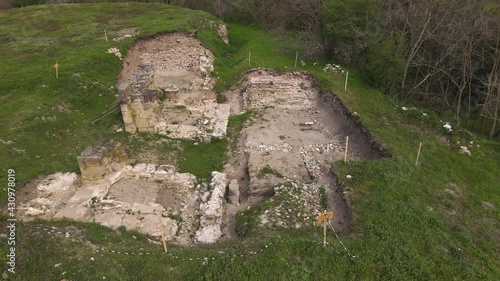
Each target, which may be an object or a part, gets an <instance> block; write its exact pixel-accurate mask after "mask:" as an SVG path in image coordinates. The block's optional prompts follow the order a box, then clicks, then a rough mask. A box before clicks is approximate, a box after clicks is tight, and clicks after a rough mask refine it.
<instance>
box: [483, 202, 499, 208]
mask: <svg viewBox="0 0 500 281" xmlns="http://www.w3.org/2000/svg"><path fill="white" fill-rule="evenodd" d="M481 205H483V208H485V209H486V210H496V209H497V207H495V205H493V204H491V203H490V202H487V201H482V202H481Z"/></svg>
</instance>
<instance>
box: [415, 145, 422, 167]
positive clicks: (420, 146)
mask: <svg viewBox="0 0 500 281" xmlns="http://www.w3.org/2000/svg"><path fill="white" fill-rule="evenodd" d="M420 150H422V142H420V145H419V146H418V153H417V161H415V166H418V159H419V158H420Z"/></svg>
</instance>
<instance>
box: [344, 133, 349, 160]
mask: <svg viewBox="0 0 500 281" xmlns="http://www.w3.org/2000/svg"><path fill="white" fill-rule="evenodd" d="M348 148H349V136H347V137H346V138H345V153H344V162H347V150H348Z"/></svg>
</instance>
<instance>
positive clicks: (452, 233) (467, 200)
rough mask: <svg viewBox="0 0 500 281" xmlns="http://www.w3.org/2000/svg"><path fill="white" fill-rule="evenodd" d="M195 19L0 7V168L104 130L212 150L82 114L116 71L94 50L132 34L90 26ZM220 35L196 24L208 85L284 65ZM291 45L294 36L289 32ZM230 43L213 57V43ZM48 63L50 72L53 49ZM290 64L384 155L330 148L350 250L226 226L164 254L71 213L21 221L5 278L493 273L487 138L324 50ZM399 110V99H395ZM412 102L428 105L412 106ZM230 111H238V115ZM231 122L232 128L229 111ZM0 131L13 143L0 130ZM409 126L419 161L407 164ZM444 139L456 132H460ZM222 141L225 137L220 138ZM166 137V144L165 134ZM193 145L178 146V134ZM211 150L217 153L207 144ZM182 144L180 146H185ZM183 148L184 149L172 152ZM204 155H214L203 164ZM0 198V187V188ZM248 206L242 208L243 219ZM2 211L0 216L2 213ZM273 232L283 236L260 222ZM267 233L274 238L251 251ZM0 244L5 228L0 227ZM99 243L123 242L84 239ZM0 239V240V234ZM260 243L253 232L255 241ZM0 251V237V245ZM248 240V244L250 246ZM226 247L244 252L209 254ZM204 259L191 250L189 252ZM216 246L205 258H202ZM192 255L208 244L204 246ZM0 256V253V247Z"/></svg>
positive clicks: (498, 201) (312, 232)
mask: <svg viewBox="0 0 500 281" xmlns="http://www.w3.org/2000/svg"><path fill="white" fill-rule="evenodd" d="M20 19H21V20H20ZM200 19H210V20H215V19H213V18H211V16H209V15H207V14H205V13H201V12H196V11H188V10H184V9H179V8H175V7H169V6H166V5H150V4H109V5H62V6H39V7H29V8H23V9H18V10H11V11H8V12H2V13H0V39H1V40H2V41H1V42H2V45H1V46H0V48H1V49H0V51H1V52H0V59H1V61H2V64H1V66H0V104H1V108H2V110H0V124H2V126H1V128H2V130H1V131H0V139H1V140H3V142H2V143H0V159H2V160H1V161H0V171H1V173H2V174H0V180H1V182H4V183H5V182H6V174H7V172H6V169H7V168H14V169H16V172H17V179H18V181H19V182H22V181H25V180H28V179H31V178H33V177H35V176H36V175H38V174H40V173H51V172H55V171H77V168H78V167H77V164H76V156H77V155H78V154H80V153H81V151H83V149H84V148H85V147H86V146H89V145H94V144H96V143H97V142H98V141H99V140H100V139H101V138H103V137H112V138H115V139H118V140H120V141H123V142H124V143H125V144H126V146H127V149H128V151H129V152H130V153H131V154H132V155H134V154H136V153H138V151H139V150H140V149H145V148H147V149H158V150H178V151H181V150H184V152H185V153H184V155H185V157H188V158H189V159H185V160H183V161H184V162H182V161H181V162H182V163H181V165H182V166H183V167H185V170H192V171H193V172H195V173H198V174H200V175H203V174H204V173H206V171H208V168H207V167H208V165H213V161H211V159H204V161H203V162H197V161H195V160H192V159H197V156H198V155H199V153H200V151H202V152H203V151H205V150H207V149H209V150H211V151H215V152H217V151H219V152H220V151H221V150H223V149H224V147H223V146H222V145H221V142H218V143H215V144H214V145H208V146H207V147H206V148H204V149H199V148H197V147H196V146H192V145H191V144H190V143H180V144H178V143H174V142H167V144H166V145H165V146H160V147H149V146H148V145H149V143H151V142H152V141H153V140H155V139H156V138H159V137H158V136H151V135H149V136H148V135H142V134H141V135H139V137H131V136H130V135H129V134H127V133H125V132H121V133H116V132H115V131H116V130H115V129H116V128H117V127H118V126H120V125H121V117H120V116H119V115H110V116H108V117H106V118H105V119H103V120H102V121H100V122H98V123H96V124H95V125H92V124H91V123H92V121H93V120H95V119H97V118H98V117H100V116H101V113H102V112H104V111H106V110H107V109H108V108H109V107H111V106H112V105H113V104H114V103H115V95H116V90H114V89H111V88H110V87H111V86H113V85H114V82H115V79H116V76H117V74H118V73H119V71H120V67H121V61H120V60H118V59H117V58H116V57H115V56H113V55H111V54H107V53H106V51H107V49H108V48H110V47H117V48H119V49H120V50H121V52H122V54H123V55H125V52H126V49H127V47H128V46H130V44H131V43H132V41H133V40H132V39H126V40H124V41H121V42H113V41H109V42H108V43H106V42H105V40H104V29H106V30H107V33H108V34H109V36H110V38H111V37H112V36H113V34H115V33H116V32H118V31H119V30H122V29H124V28H130V27H138V28H139V30H140V31H141V34H140V36H147V35H150V34H154V33H156V32H162V31H167V30H172V29H180V30H184V31H188V32H191V31H192V30H194V29H196V28H198V27H199V22H200ZM228 28H229V33H230V41H231V42H232V43H231V46H224V45H223V43H222V41H221V40H220V39H219V38H218V37H217V36H216V34H215V33H214V31H213V30H210V29H203V28H202V29H201V30H200V32H198V37H199V39H200V40H202V42H203V43H204V44H206V45H207V46H208V47H209V48H210V49H211V50H212V51H213V52H214V54H215V55H216V56H218V58H217V60H216V69H215V72H216V73H217V75H218V76H220V78H221V79H220V82H219V84H218V85H217V89H219V90H220V89H223V88H226V87H228V86H230V85H231V84H232V83H234V81H236V80H237V77H238V76H239V74H240V73H241V72H242V71H244V70H246V69H248V68H249V66H248V61H247V57H248V52H249V51H250V52H251V55H252V65H251V66H252V67H257V66H264V67H274V68H278V69H282V70H285V69H293V65H294V60H295V57H294V53H295V52H294V50H290V47H289V46H290V45H289V44H288V43H289V42H286V43H285V42H283V41H280V40H276V36H274V35H270V34H267V33H264V32H262V31H260V30H258V29H256V28H254V27H250V26H242V25H236V24H230V25H229V26H228ZM297 49H299V47H297ZM223 51H226V52H228V53H230V57H228V58H223V57H222V53H223ZM56 62H58V63H59V64H60V77H59V79H55V74H54V69H53V64H54V63H56ZM306 63H307V65H306V66H305V67H299V68H300V69H304V70H309V71H311V72H313V73H314V74H315V75H316V77H317V78H318V81H319V82H320V84H321V85H322V86H323V88H324V90H334V91H336V93H337V94H338V95H339V96H340V97H341V99H342V100H343V101H344V103H345V104H346V105H347V106H348V107H349V108H350V109H351V111H352V112H356V113H357V114H358V117H359V118H360V119H361V121H362V122H363V123H364V124H365V125H366V126H367V127H368V128H369V129H370V130H371V131H372V133H373V134H374V135H376V136H377V137H378V138H379V139H380V140H381V141H382V143H384V145H385V146H386V147H387V148H388V149H389V150H390V151H391V153H392V154H393V155H394V158H392V159H384V160H377V161H370V162H356V163H347V164H345V163H338V164H337V167H336V169H337V170H338V173H339V175H340V176H341V177H342V178H343V179H345V176H346V175H348V174H349V175H352V179H351V180H347V179H346V180H344V181H345V185H346V192H347V195H346V196H347V198H348V199H349V201H350V202H351V205H352V211H353V214H354V217H355V222H354V224H353V226H352V228H351V229H350V230H349V231H348V232H345V233H342V234H341V235H340V238H341V239H342V240H343V242H344V243H345V244H346V246H347V248H348V249H349V251H350V252H352V254H353V255H355V256H357V258H355V259H354V260H352V259H350V258H348V257H347V256H346V254H345V253H344V252H343V249H342V247H341V246H340V245H339V244H338V242H337V241H336V239H335V236H334V235H333V234H332V233H330V234H329V236H328V239H329V241H330V242H332V243H333V246H334V247H335V249H336V251H334V250H332V249H328V248H327V249H323V248H322V247H321V245H318V244H313V243H311V242H308V241H306V240H321V238H322V233H321V230H320V229H317V228H316V229H302V230H292V231H289V230H283V229H276V230H266V231H251V232H250V234H249V235H248V236H247V237H245V238H243V239H241V240H240V241H238V242H231V243H229V242H228V243H223V244H218V245H211V246H202V247H201V246H197V247H192V248H182V247H178V246H175V245H173V246H171V247H170V252H171V253H173V254H175V255H178V256H179V257H181V258H187V259H188V260H180V259H175V258H172V257H168V256H162V255H161V251H162V247H161V246H160V245H153V244H150V243H149V242H148V241H147V239H146V238H145V237H144V236H143V235H140V234H138V233H135V232H128V231H126V230H123V229H121V230H119V231H112V230H110V229H107V228H104V227H101V226H98V225H94V224H82V223H74V222H67V221H62V222H34V223H26V224H19V225H18V226H19V230H18V234H17V235H18V236H17V239H18V243H19V244H18V249H17V250H18V252H17V254H18V257H17V258H18V266H17V271H18V273H17V274H16V275H10V277H9V278H11V279H12V280H61V279H63V278H66V279H68V280H102V279H103V277H106V280H200V279H201V280H495V279H497V277H498V276H500V264H499V263H498V261H497V260H499V259H500V246H499V245H500V243H499V242H500V241H499V237H500V223H499V219H500V217H499V215H500V212H499V208H500V172H499V171H500V145H499V144H498V142H490V141H488V140H486V139H484V138H482V137H481V136H477V135H474V134H470V133H468V132H463V131H458V130H456V129H455V128H453V132H451V133H450V132H447V130H445V129H444V128H443V123H441V120H442V121H445V122H446V121H451V120H450V119H446V118H447V117H446V116H437V115H436V114H435V113H433V112H430V111H428V110H426V109H423V108H421V109H419V108H415V109H411V108H412V105H410V104H401V103H399V102H397V101H393V100H389V99H387V98H386V97H385V96H384V95H383V94H382V93H381V92H380V91H378V90H375V89H371V88H369V87H367V86H366V85H364V84H363V83H362V82H361V79H360V77H359V76H358V74H357V72H356V71H355V70H354V69H349V76H350V84H349V85H350V86H349V89H348V91H347V92H344V91H343V78H342V77H336V76H333V75H331V74H327V73H325V72H323V71H322V69H323V66H324V64H325V63H326V62H325V61H320V63H319V65H317V66H313V65H312V61H306ZM403 106H404V107H406V108H407V110H403V109H402V107H403ZM423 113H425V114H426V115H427V117H426V116H424V114H423ZM240 119H241V118H240ZM240 119H238V118H235V119H233V121H232V122H231V126H232V127H233V128H235V129H236V128H239V127H240V126H241V120H240ZM7 141H12V142H13V143H10V144H7ZM419 142H423V148H422V155H421V159H420V165H419V166H418V167H416V166H415V157H416V153H417V149H418V145H419ZM457 142H460V144H458V143H457ZM471 142H473V144H472V145H471V147H470V148H469V150H470V151H471V153H472V156H470V157H469V156H466V155H460V154H459V153H458V149H459V146H460V145H469V144H470V143H471ZM222 143H224V142H222ZM167 145H168V147H167ZM190 149H191V150H190ZM210 154H213V155H214V158H218V159H220V157H217V156H218V155H220V154H218V153H210ZM190 159H191V160H190ZM186 161H187V163H186ZM216 167H217V165H216ZM1 198H2V200H5V199H4V198H5V193H2V197H1ZM264 207H265V204H264V206H256V207H255V208H253V209H252V210H250V212H247V213H245V215H243V216H242V219H252V216H254V217H255V216H257V215H258V214H259V213H260V212H261V211H262V210H263V208H264ZM37 225H42V226H48V227H52V226H55V227H58V229H60V230H61V231H62V232H63V233H64V232H68V234H69V237H65V235H64V234H62V235H61V234H53V235H50V234H47V233H46V231H43V230H40V229H38V228H35V226H37ZM2 227H3V226H2ZM278 235H279V236H281V237H283V238H284V239H283V240H281V239H277V238H272V237H277V236H278ZM269 242H275V244H272V245H270V246H269V248H267V249H266V250H264V251H262V253H260V252H259V250H260V249H261V248H264V247H265V245H266V244H267V243H269ZM0 243H1V244H2V245H6V241H5V239H4V238H1V239H0ZM100 247H105V248H107V249H110V250H116V251H122V252H139V251H147V252H152V253H153V254H154V255H150V256H140V255H125V254H114V253H108V252H98V253H96V252H95V249H96V248H100ZM2 249H3V247H2ZM264 249H265V248H264ZM2 251H3V252H2V253H1V254H2V255H1V256H2V259H5V255H6V253H5V251H4V250H2ZM251 251H258V252H259V254H257V255H250V256H247V255H249V253H250V252H251ZM220 252H222V253H223V255H224V256H225V255H226V254H244V255H245V257H232V256H231V257H227V256H225V257H224V258H221V254H220ZM200 257H201V258H202V260H193V261H189V258H200ZM212 257H213V258H214V260H212V259H211V258H212ZM203 258H210V259H207V260H203ZM3 261H4V260H2V262H3Z"/></svg>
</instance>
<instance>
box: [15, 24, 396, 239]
mask: <svg viewBox="0 0 500 281" xmlns="http://www.w3.org/2000/svg"><path fill="white" fill-rule="evenodd" d="M213 58H214V56H213V55H212V54H211V53H210V51H209V50H208V49H206V48H205V47H203V46H202V45H201V44H200V43H199V42H198V41H197V40H196V39H194V38H193V37H190V36H187V35H185V34H182V33H170V34H162V35H157V36H154V37H152V38H147V39H143V40H140V41H137V42H136V43H135V44H134V45H133V47H132V48H131V49H130V50H129V52H128V55H127V57H126V58H125V59H124V64H123V70H122V73H121V75H120V78H119V80H118V83H117V87H118V89H119V91H120V103H121V111H122V115H123V120H124V127H125V129H126V130H127V131H129V132H131V133H136V132H138V131H145V132H152V133H158V134H162V135H166V136H168V137H171V138H176V139H189V140H193V141H210V140H211V139H213V138H224V137H226V136H227V135H226V133H227V126H228V120H229V117H230V116H231V115H237V114H241V113H243V112H247V111H251V112H252V114H251V117H250V119H249V120H247V122H246V123H245V125H244V127H243V129H242V130H241V132H238V133H237V134H232V136H238V137H237V138H236V139H232V140H229V143H230V144H231V145H230V147H229V148H228V150H227V155H226V156H227V162H226V165H225V166H224V169H223V171H221V172H214V173H212V179H211V180H210V181H209V182H206V183H199V182H198V181H197V179H196V178H195V177H194V176H193V175H191V174H188V173H180V172H178V171H176V168H175V167H174V166H171V165H155V164H151V163H143V164H136V165H134V166H128V165H126V164H124V165H122V166H120V165H118V166H117V167H114V168H113V173H110V174H109V175H106V176H105V178H104V179H102V180H100V181H99V182H92V181H90V182H89V181H86V182H84V184H83V185H82V184H81V183H80V180H79V177H78V176H77V175H76V174H56V175H51V176H49V177H47V178H45V179H41V180H39V181H37V182H36V183H35V184H33V185H31V188H32V189H33V192H32V193H33V194H31V195H30V196H29V198H28V197H26V198H25V199H26V200H22V203H21V206H20V208H19V212H18V215H19V216H20V217H21V218H25V219H32V218H34V217H40V218H46V219H51V218H63V217H66V218H70V219H74V220H79V221H95V222H98V223H101V224H103V225H106V226H109V227H113V228H116V227H119V226H120V225H124V226H125V227H127V228H129V229H135V230H138V231H141V232H143V233H145V234H148V235H150V236H152V237H160V234H161V233H160V232H159V229H158V224H157V223H158V220H160V221H161V222H162V223H163V224H164V225H166V230H165V231H166V234H167V239H168V240H169V241H173V242H176V243H180V244H183V245H191V244H193V243H212V242H216V241H220V240H223V239H236V238H238V233H237V232H236V229H235V217H236V215H237V214H238V213H239V212H244V211H245V210H247V209H248V208H250V207H251V206H253V205H255V204H257V203H259V202H262V201H264V200H265V201H266V202H268V203H269V208H268V209H267V210H265V212H262V213H261V214H259V220H260V226H259V227H264V228H266V227H285V228H300V227H308V226H312V225H314V224H315V216H316V215H317V214H318V213H319V212H321V211H323V210H324V208H325V207H326V208H327V209H329V210H333V211H334V213H335V216H334V227H335V228H336V229H338V230H345V229H347V228H348V227H349V224H350V214H349V208H348V206H347V203H346V201H345V200H344V197H343V192H342V191H343V190H342V181H341V180H340V179H339V178H338V177H337V176H336V175H335V172H334V169H333V167H334V165H333V164H334V163H335V162H336V161H340V160H342V159H343V158H344V155H345V140H346V137H347V136H349V140H350V141H349V149H348V151H347V156H348V159H349V161H357V160H372V159H376V158H380V157H387V156H390V155H389V154H388V153H387V151H385V150H384V149H383V148H382V146H381V145H380V144H379V143H378V142H377V141H375V140H374V139H373V137H372V136H371V134H370V132H369V131H368V130H366V129H365V128H364V127H363V126H362V124H361V123H360V122H359V121H358V120H357V119H356V118H355V117H354V116H353V115H352V114H351V113H350V112H349V111H348V110H347V109H346V107H345V106H344V105H343V104H342V102H341V101H340V99H338V98H337V97H336V96H335V95H334V94H333V93H331V92H327V93H320V90H319V87H318V86H317V85H316V83H315V81H314V77H313V76H312V75H310V74H308V73H305V72H288V73H283V74H279V73H277V72H274V71H272V70H265V69H254V70H251V71H249V72H247V73H246V74H245V75H243V76H242V78H241V81H240V85H242V87H241V88H238V89H236V88H233V89H231V90H229V91H227V92H225V93H224V95H226V97H227V102H225V103H222V104H220V103H217V102H216V93H215V92H214V91H213V90H212V86H213V84H214V82H215V79H214V78H213V77H211V76H210V72H211V71H212V69H213V66H212V63H213ZM96 151H104V150H102V149H101V150H99V149H97V150H96ZM110 153H111V152H110ZM82 155H83V154H82ZM133 161H134V160H133V159H131V160H129V163H130V162H133ZM82 173H83V170H82ZM82 175H83V174H82ZM325 195H326V197H325ZM325 200H326V201H325ZM322 202H323V204H322ZM325 203H327V206H325Z"/></svg>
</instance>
